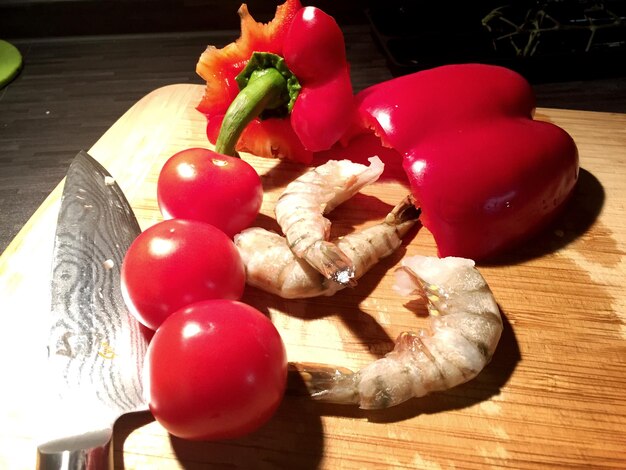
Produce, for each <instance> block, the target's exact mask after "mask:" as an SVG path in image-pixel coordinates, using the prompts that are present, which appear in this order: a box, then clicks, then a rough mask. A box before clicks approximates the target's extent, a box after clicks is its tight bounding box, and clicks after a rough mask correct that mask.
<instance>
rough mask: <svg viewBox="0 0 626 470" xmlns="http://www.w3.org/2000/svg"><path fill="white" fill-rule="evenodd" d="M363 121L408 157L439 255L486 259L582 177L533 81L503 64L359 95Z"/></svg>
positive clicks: (535, 226)
mask: <svg viewBox="0 0 626 470" xmlns="http://www.w3.org/2000/svg"><path fill="white" fill-rule="evenodd" d="M356 101H357V115H358V118H357V119H358V123H357V127H358V128H359V129H364V128H365V129H373V130H374V132H375V133H376V134H377V135H378V136H379V137H380V138H381V141H382V143H383V144H384V145H387V146H389V147H391V148H393V149H395V150H397V151H398V152H399V153H400V154H402V155H403V156H404V159H403V168H404V170H405V171H406V173H407V175H408V179H409V182H410V185H411V189H412V192H413V195H414V196H415V198H416V200H417V204H418V205H419V206H420V207H421V209H422V216H421V221H422V223H423V225H424V226H425V227H426V228H427V229H429V231H430V232H431V233H432V234H433V237H434V238H435V241H436V243H437V248H438V252H439V255H440V256H442V257H444V256H461V257H465V258H472V259H476V260H477V259H484V258H487V257H491V256H493V255H496V254H498V253H500V252H501V251H503V250H505V249H507V248H509V247H511V246H512V245H514V244H516V243H518V242H520V241H522V240H525V239H527V238H528V237H530V236H531V235H532V234H534V233H536V232H537V231H539V230H540V229H541V228H543V227H545V225H546V224H547V223H548V222H549V221H550V220H552V219H553V217H554V216H555V214H556V213H557V212H558V211H559V210H560V209H561V208H562V207H563V205H564V204H565V202H566V200H567V199H568V197H569V196H570V195H571V193H572V191H573V188H574V186H575V183H576V181H577V178H578V152H577V149H576V145H575V143H574V141H573V139H572V138H571V137H570V136H569V135H568V134H567V133H566V132H565V131H564V130H563V129H561V128H559V127H557V126H556V125H554V124H551V123H548V122H541V121H536V120H533V113H534V108H535V98H534V94H533V92H532V89H531V87H530V85H529V84H528V82H527V81H526V80H525V79H524V78H523V77H521V76H520V75H518V74H517V73H515V72H513V71H511V70H508V69H506V68H503V67H497V66H491V65H482V64H462V65H449V66H442V67H437V68H434V69H430V70H425V71H422V72H417V73H414V74H411V75H407V76H403V77H399V78H396V79H392V80H390V81H387V82H384V83H380V84H377V85H374V86H372V87H370V88H367V89H365V90H363V91H362V92H360V93H359V94H358V95H357V96H356Z"/></svg>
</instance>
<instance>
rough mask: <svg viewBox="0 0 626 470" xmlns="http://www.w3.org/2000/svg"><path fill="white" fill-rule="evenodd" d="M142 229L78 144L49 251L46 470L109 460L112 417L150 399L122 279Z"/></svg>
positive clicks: (141, 341)
mask: <svg viewBox="0 0 626 470" xmlns="http://www.w3.org/2000/svg"><path fill="white" fill-rule="evenodd" d="M140 232H141V229H140V227H139V224H138V223H137V220H136V219H135V215H134V213H133V211H132V208H131V207H130V204H129V203H128V201H127V200H126V198H125V196H124V194H123V193H122V190H121V189H120V187H119V186H118V184H117V183H116V182H115V180H114V179H113V178H112V177H111V175H110V174H109V173H108V172H107V170H106V169H105V168H104V167H103V166H102V165H100V164H99V163H98V162H97V161H96V160H95V159H93V158H92V157H91V156H90V155H89V154H88V153H86V152H84V151H81V152H79V153H78V155H77V156H76V157H75V158H74V160H73V161H72V163H71V164H70V167H69V169H68V172H67V175H66V179H65V184H64V188H63V193H62V196H61V205H60V209H59V216H58V221H57V227H56V232H55V240H54V249H53V256H52V259H53V261H52V276H51V286H50V292H51V299H52V301H51V315H50V317H49V320H50V324H49V339H48V344H47V352H48V357H47V361H46V379H47V380H46V385H45V389H46V390H45V392H46V393H47V403H48V405H47V408H48V410H49V412H47V413H46V414H47V422H46V425H45V426H43V427H42V429H41V430H40V439H39V441H38V446H37V451H38V452H37V453H38V456H37V457H38V458H37V464H38V468H40V469H42V470H43V469H46V470H49V469H61V468H63V469H83V468H90V469H91V468H108V467H109V466H110V465H111V463H112V459H111V456H112V446H111V438H112V435H113V425H114V423H115V421H116V420H117V419H118V418H119V417H120V416H121V415H123V414H125V413H127V412H133V411H140V410H144V409H146V408H147V407H146V402H145V399H144V396H143V389H142V381H141V371H142V366H143V358H144V356H145V352H146V348H147V343H148V341H147V338H146V337H145V335H144V334H143V332H142V329H141V327H140V325H139V323H138V322H137V321H136V320H135V318H134V317H133V316H132V315H131V314H130V313H129V311H128V309H127V308H126V306H125V304H124V300H123V298H122V293H121V286H120V267H121V264H122V260H123V257H124V254H125V253H126V250H127V249H128V247H129V245H130V244H131V243H132V241H133V240H134V239H135V237H136V236H137V235H138V234H139V233H140Z"/></svg>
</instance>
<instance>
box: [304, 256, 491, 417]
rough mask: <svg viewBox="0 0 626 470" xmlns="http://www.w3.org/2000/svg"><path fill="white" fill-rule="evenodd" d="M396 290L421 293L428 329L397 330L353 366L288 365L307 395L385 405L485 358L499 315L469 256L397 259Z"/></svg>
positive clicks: (468, 371) (451, 378) (445, 383)
mask: <svg viewBox="0 0 626 470" xmlns="http://www.w3.org/2000/svg"><path fill="white" fill-rule="evenodd" d="M396 290H397V291H398V292H399V293H401V294H403V295H408V294H412V293H415V292H419V293H420V294H421V295H422V296H423V297H424V298H425V299H426V302H427V304H428V310H429V320H430V328H429V329H428V330H421V331H419V332H417V333H410V332H404V333H401V334H400V336H399V337H398V339H397V341H396V345H395V347H394V349H393V351H391V352H390V353H388V354H387V355H386V356H385V357H383V358H381V359H379V360H377V361H374V362H373V363H370V364H369V365H367V366H366V367H364V368H363V369H361V370H359V371H358V372H356V373H354V372H351V371H349V370H345V369H337V368H334V367H331V366H320V365H315V364H294V367H295V368H296V369H297V370H298V371H299V372H300V374H301V376H302V377H303V379H304V381H305V383H306V384H307V387H308V389H309V393H310V394H311V396H312V397H313V398H315V399H318V400H320V401H326V402H333V403H343V404H358V405H359V406H360V407H361V408H364V409H376V408H387V407H390V406H394V405H397V404H399V403H402V402H404V401H406V400H409V399H410V398H413V397H421V396H424V395H426V394H428V393H431V392H436V391H442V390H447V389H449V388H452V387H454V386H456V385H459V384H462V383H464V382H467V381H469V380H471V379H473V378H474V377H476V376H477V375H478V374H479V373H480V371H481V370H482V369H483V368H484V367H485V366H486V365H487V364H488V363H489V361H490V360H491V357H492V355H493V353H494V351H495V349H496V346H497V344H498V341H499V339H500V335H501V333H502V318H501V316H500V309H499V307H498V305H497V303H496V300H495V299H494V297H493V294H492V292H491V290H490V288H489V286H488V285H487V283H486V281H485V280H484V278H483V277H482V275H481V274H480V273H479V272H478V270H477V269H476V268H475V267H474V262H473V261H472V260H469V259H464V258H453V257H449V258H443V259H439V258H432V257H423V256H414V257H409V258H405V259H404V260H403V263H402V267H401V268H399V269H398V270H397V271H396Z"/></svg>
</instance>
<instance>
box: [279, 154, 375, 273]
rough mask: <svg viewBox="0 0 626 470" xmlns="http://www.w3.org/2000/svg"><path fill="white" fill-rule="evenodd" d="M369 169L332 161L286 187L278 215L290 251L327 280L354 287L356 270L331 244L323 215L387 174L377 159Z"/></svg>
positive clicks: (355, 164) (326, 220) (371, 159)
mask: <svg viewBox="0 0 626 470" xmlns="http://www.w3.org/2000/svg"><path fill="white" fill-rule="evenodd" d="M369 162H370V166H369V167H368V166H367V165H362V164H360V163H354V162H351V161H350V160H330V161H328V162H326V163H325V164H323V165H320V166H318V167H316V168H313V169H312V170H310V171H308V172H307V173H305V174H303V175H302V176H300V177H298V178H296V179H295V180H293V181H292V182H291V183H289V184H288V185H287V187H286V188H285V191H284V192H283V194H282V195H281V196H280V197H279V199H278V201H277V203H276V207H275V214H276V220H277V222H278V225H280V228H281V230H282V231H283V233H284V234H285V237H286V239H287V243H288V244H289V248H290V249H291V250H292V251H293V252H294V254H295V255H296V256H297V257H298V258H302V259H303V260H305V261H306V262H307V263H309V264H310V265H311V266H313V267H314V268H315V269H316V270H317V271H318V272H320V273H321V274H322V275H323V276H324V277H325V278H326V279H332V280H333V281H335V282H338V283H340V284H344V285H349V284H353V279H354V276H355V273H354V266H352V263H351V261H350V259H349V257H347V256H346V255H345V253H343V252H342V251H341V249H339V248H338V247H337V246H336V245H334V244H333V243H331V242H329V241H328V238H329V235H330V225H331V223H330V221H329V220H328V219H327V218H326V217H324V214H327V213H328V212H330V211H332V210H333V209H334V208H335V207H337V206H338V205H339V204H341V203H342V202H344V201H346V200H348V199H350V198H351V197H352V196H354V195H355V194H356V193H357V192H359V191H360V190H361V189H362V188H363V187H364V186H366V185H368V184H371V183H373V182H375V181H376V180H377V179H378V178H379V176H380V175H381V174H382V172H383V170H384V164H383V162H382V161H381V160H380V159H379V158H378V157H371V158H370V159H369Z"/></svg>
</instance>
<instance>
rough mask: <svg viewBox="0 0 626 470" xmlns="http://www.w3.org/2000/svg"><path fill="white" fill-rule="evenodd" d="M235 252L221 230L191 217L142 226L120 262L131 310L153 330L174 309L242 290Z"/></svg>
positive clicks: (241, 270) (234, 296)
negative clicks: (189, 218) (143, 229)
mask: <svg viewBox="0 0 626 470" xmlns="http://www.w3.org/2000/svg"><path fill="white" fill-rule="evenodd" d="M245 281H246V276H245V271H244V266H243V262H242V261H241V257H240V256H239V251H237V248H236V247H235V244H234V243H233V242H232V240H230V239H229V238H228V237H227V236H226V234H224V232H222V231H221V230H218V229H217V228H215V227H213V226H212V225H209V224H205V223H203V222H198V221H193V220H179V219H173V220H167V221H164V222H160V223H158V224H156V225H153V226H152V227H150V228H148V229H147V230H145V231H144V232H143V233H141V234H140V235H139V236H138V237H137V238H136V239H135V241H134V242H133V243H132V244H131V246H130V247H129V249H128V251H127V253H126V256H125V257H124V262H123V263H122V294H123V296H124V299H125V301H126V304H127V305H128V307H129V309H130V311H131V312H132V313H133V314H134V315H135V316H136V317H137V319H138V320H139V321H140V322H141V323H143V324H144V325H146V326H147V327H149V328H152V329H153V330H156V329H157V328H158V327H159V325H160V324H161V323H163V321H164V320H165V319H166V318H167V317H168V316H169V315H170V314H172V313H173V312H175V311H176V310H178V309H180V308H182V307H185V306H186V305H189V304H191V303H194V302H198V301H200V300H207V299H218V298H219V299H234V300H237V299H239V298H240V297H241V295H242V294H243V290H244V287H245Z"/></svg>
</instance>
